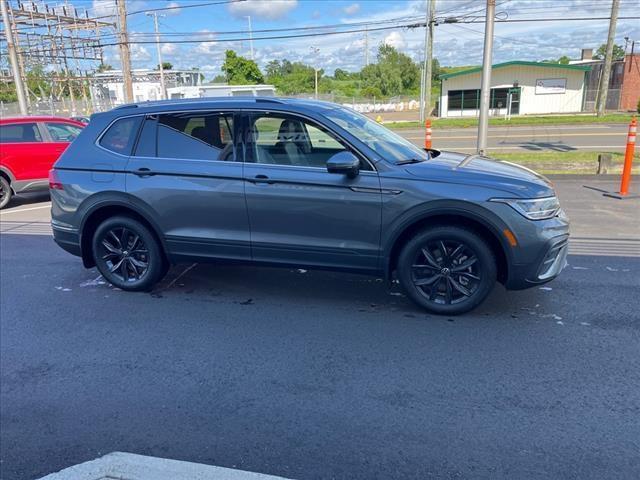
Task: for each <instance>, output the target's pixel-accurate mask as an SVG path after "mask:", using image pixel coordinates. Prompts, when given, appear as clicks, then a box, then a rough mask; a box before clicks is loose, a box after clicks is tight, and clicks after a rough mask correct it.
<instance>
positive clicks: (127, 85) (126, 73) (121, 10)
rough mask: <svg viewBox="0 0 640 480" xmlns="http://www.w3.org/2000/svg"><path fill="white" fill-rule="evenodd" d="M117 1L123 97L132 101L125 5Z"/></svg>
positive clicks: (123, 1) (121, 0)
mask: <svg viewBox="0 0 640 480" xmlns="http://www.w3.org/2000/svg"><path fill="white" fill-rule="evenodd" d="M117 2H118V18H119V22H118V30H119V31H118V34H119V37H120V61H121V62H122V78H123V80H124V98H125V100H126V101H127V103H132V102H133V80H132V79H131V54H130V52H129V38H128V36H127V7H126V5H125V0H117Z"/></svg>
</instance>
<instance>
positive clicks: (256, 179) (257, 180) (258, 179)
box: [251, 175, 274, 185]
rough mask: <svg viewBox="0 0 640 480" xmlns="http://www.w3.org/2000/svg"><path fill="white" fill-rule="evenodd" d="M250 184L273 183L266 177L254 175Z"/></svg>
mask: <svg viewBox="0 0 640 480" xmlns="http://www.w3.org/2000/svg"><path fill="white" fill-rule="evenodd" d="M251 182H252V183H266V184H269V185H272V184H273V183H274V182H273V180H271V179H269V177H267V176H266V175H256V176H255V177H254V178H253V180H251Z"/></svg>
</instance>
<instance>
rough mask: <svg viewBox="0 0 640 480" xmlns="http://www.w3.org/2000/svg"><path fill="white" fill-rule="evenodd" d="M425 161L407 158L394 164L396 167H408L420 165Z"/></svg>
mask: <svg viewBox="0 0 640 480" xmlns="http://www.w3.org/2000/svg"><path fill="white" fill-rule="evenodd" d="M426 161H427V160H426V159H420V158H407V159H406V160H399V161H397V162H396V165H408V164H410V163H422V162H426Z"/></svg>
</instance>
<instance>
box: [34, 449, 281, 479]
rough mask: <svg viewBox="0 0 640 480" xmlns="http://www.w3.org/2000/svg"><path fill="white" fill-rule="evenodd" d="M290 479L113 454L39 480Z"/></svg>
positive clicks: (119, 453)
mask: <svg viewBox="0 0 640 480" xmlns="http://www.w3.org/2000/svg"><path fill="white" fill-rule="evenodd" d="M116 478H117V479H119V480H287V479H285V478H284V477H275V476H273V475H266V474H262V473H254V472H246V471H244V470H235V469H233V468H224V467H216V466H214V465H204V464H202V463H191V462H184V461H181V460H169V459H166V458H157V457H148V456H145V455H137V454H134V453H126V452H113V453H109V454H107V455H105V456H103V457H100V458H97V459H95V460H90V461H88V462H85V463H80V464H78V465H74V466H72V467H69V468H65V469H64V470H61V471H59V472H57V473H52V474H50V475H47V476H45V477H42V478H40V479H39V480H111V479H116Z"/></svg>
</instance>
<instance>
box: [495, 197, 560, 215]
mask: <svg viewBox="0 0 640 480" xmlns="http://www.w3.org/2000/svg"><path fill="white" fill-rule="evenodd" d="M491 201H492V202H501V203H506V204H507V205H509V206H510V207H511V208H513V209H514V210H516V211H517V212H518V213H519V214H521V215H523V216H525V217H527V218H528V219H529V220H544V219H547V218H552V217H554V216H555V215H556V213H558V210H560V203H558V198H557V197H544V198H531V199H518V198H492V199H491Z"/></svg>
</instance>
